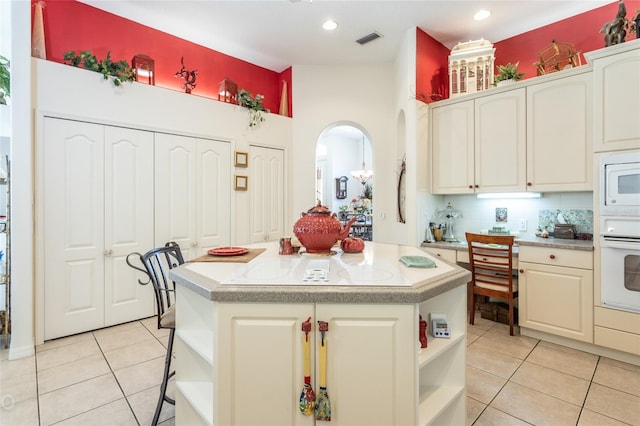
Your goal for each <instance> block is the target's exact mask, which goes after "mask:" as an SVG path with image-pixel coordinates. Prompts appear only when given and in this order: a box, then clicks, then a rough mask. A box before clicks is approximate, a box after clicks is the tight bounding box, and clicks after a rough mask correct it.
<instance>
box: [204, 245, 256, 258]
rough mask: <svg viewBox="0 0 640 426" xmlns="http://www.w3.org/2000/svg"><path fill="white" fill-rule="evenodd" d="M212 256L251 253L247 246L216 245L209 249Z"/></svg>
mask: <svg viewBox="0 0 640 426" xmlns="http://www.w3.org/2000/svg"><path fill="white" fill-rule="evenodd" d="M207 253H209V254H210V255H212V256H239V255H241V254H247V253H249V249H248V248H245V247H216V248H212V249H209V251H207Z"/></svg>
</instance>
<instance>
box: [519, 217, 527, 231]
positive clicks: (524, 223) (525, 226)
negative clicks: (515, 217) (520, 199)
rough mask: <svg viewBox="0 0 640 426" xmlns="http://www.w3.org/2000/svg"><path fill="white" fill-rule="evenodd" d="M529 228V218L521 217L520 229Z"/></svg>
mask: <svg viewBox="0 0 640 426" xmlns="http://www.w3.org/2000/svg"><path fill="white" fill-rule="evenodd" d="M526 230H527V219H520V231H526Z"/></svg>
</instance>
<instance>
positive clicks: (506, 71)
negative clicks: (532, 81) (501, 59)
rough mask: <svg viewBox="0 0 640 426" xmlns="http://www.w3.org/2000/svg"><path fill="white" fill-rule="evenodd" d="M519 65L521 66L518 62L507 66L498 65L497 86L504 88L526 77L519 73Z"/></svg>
mask: <svg viewBox="0 0 640 426" xmlns="http://www.w3.org/2000/svg"><path fill="white" fill-rule="evenodd" d="M518 65H520V62H516V63H515V64H512V63H510V62H509V63H508V64H507V65H498V66H497V68H498V74H496V77H495V85H496V86H502V85H503V84H508V83H512V82H514V81H518V80H520V79H521V78H522V77H524V73H523V72H518Z"/></svg>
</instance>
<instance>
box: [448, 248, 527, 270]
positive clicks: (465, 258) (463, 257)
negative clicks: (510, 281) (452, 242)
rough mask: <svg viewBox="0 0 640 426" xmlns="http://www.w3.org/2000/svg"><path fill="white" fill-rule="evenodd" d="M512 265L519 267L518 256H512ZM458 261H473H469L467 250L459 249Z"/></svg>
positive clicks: (515, 267)
mask: <svg viewBox="0 0 640 426" xmlns="http://www.w3.org/2000/svg"><path fill="white" fill-rule="evenodd" d="M511 261H512V265H511V267H512V268H513V269H518V258H517V257H516V256H512V260H511ZM457 262H458V263H471V262H470V261H469V252H468V251H467V250H458V251H457Z"/></svg>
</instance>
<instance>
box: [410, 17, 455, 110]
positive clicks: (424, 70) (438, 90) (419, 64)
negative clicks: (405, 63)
mask: <svg viewBox="0 0 640 426" xmlns="http://www.w3.org/2000/svg"><path fill="white" fill-rule="evenodd" d="M449 53H450V51H449V49H447V48H446V47H445V46H443V45H442V44H441V43H440V42H439V41H437V40H436V39H434V38H433V37H431V36H430V35H429V34H427V33H425V32H424V31H422V30H421V29H420V28H416V97H417V98H418V100H421V101H423V102H426V103H429V102H432V101H436V100H440V99H446V98H448V97H449V70H448V68H449Z"/></svg>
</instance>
